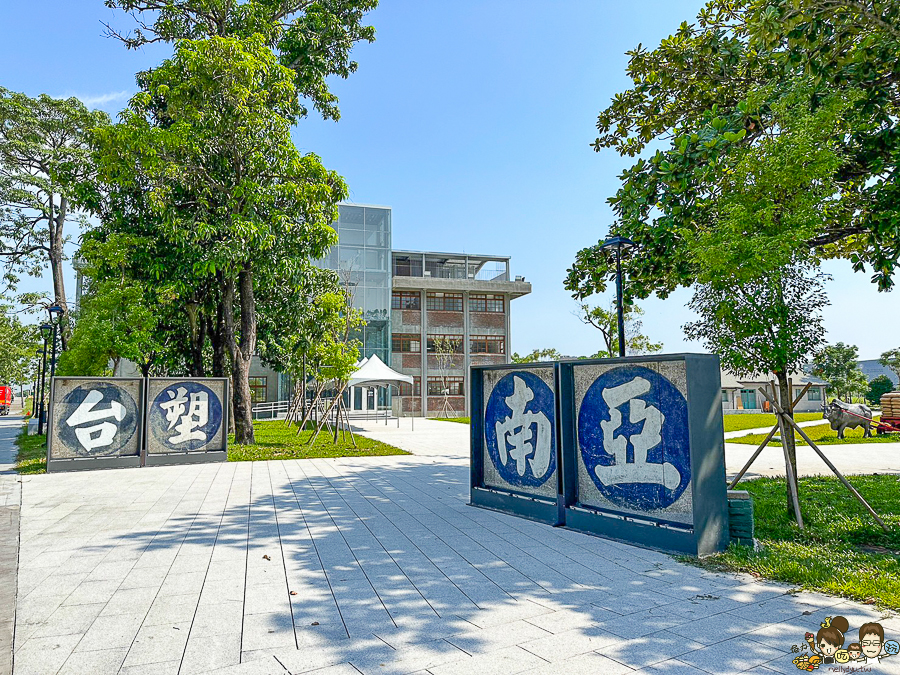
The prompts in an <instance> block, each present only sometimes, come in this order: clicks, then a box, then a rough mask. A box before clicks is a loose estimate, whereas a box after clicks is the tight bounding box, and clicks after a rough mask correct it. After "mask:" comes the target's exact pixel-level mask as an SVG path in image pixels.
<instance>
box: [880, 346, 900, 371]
mask: <svg viewBox="0 0 900 675" xmlns="http://www.w3.org/2000/svg"><path fill="white" fill-rule="evenodd" d="M878 363H880V364H881V365H883V366H884V367H885V368H890V369H891V370H893V371H894V372H895V373H897V377H898V378H900V347H898V348H896V349H889V350H887V351H886V352H882V354H881V357H880V358H879V359H878Z"/></svg>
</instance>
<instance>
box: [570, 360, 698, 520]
mask: <svg viewBox="0 0 900 675" xmlns="http://www.w3.org/2000/svg"><path fill="white" fill-rule="evenodd" d="M578 443H579V446H580V448H581V457H582V460H583V461H584V466H585V468H586V469H587V471H588V474H589V475H590V477H591V479H592V480H593V482H594V485H596V486H597V489H598V490H599V491H600V493H601V494H602V495H603V496H604V497H606V498H607V499H608V500H609V501H611V502H613V503H614V504H617V505H619V506H624V507H628V508H631V509H635V510H639V511H654V510H658V509H664V508H667V507H669V506H671V505H672V504H673V503H675V501H677V500H678V498H679V497H681V495H682V493H683V492H684V490H685V489H686V488H687V486H688V485H689V484H690V481H691V458H690V443H689V435H688V415H687V402H686V401H685V399H684V396H682V394H681V392H679V391H678V389H677V388H676V387H675V385H673V384H672V383H671V382H669V380H667V379H666V378H665V377H663V376H662V375H660V374H659V373H657V372H655V371H653V370H650V369H649V368H644V367H642V366H624V367H621V368H614V369H613V370H609V371H607V372H605V373H603V374H602V375H600V376H599V377H598V378H597V379H596V380H594V382H593V383H592V384H591V386H590V388H588V390H587V393H586V394H585V397H584V400H583V401H582V404H581V408H580V410H579V412H578Z"/></svg>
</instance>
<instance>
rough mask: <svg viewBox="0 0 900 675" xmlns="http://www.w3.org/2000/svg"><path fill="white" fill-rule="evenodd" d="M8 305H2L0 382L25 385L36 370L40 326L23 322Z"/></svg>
mask: <svg viewBox="0 0 900 675" xmlns="http://www.w3.org/2000/svg"><path fill="white" fill-rule="evenodd" d="M11 310H12V308H11V307H9V306H8V305H0V312H2V315H0V345H2V349H0V384H6V385H15V384H17V385H20V386H21V385H23V384H25V383H26V382H29V381H30V380H31V377H32V374H33V372H34V353H35V351H36V350H37V348H38V347H39V345H40V335H39V331H38V327H37V326H35V325H32V324H23V323H22V322H21V321H20V320H19V317H18V316H17V315H15V314H13V313H12V311H11Z"/></svg>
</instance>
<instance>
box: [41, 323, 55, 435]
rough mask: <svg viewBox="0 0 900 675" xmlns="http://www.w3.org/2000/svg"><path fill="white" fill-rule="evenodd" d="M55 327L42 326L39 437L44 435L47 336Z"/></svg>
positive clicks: (47, 324)
mask: <svg viewBox="0 0 900 675" xmlns="http://www.w3.org/2000/svg"><path fill="white" fill-rule="evenodd" d="M51 330H53V326H51V325H50V324H49V323H42V324H41V336H42V337H43V338H44V349H43V351H42V353H41V394H40V408H38V435H40V434H42V433H44V387H45V383H46V380H47V336H48V335H49V334H50V331H51Z"/></svg>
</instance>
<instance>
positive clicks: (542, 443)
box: [494, 376, 552, 478]
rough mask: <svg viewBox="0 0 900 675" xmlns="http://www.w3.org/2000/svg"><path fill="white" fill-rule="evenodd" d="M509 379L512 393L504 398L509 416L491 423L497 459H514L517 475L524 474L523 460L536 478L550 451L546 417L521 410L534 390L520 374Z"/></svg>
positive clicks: (550, 437)
mask: <svg viewBox="0 0 900 675" xmlns="http://www.w3.org/2000/svg"><path fill="white" fill-rule="evenodd" d="M513 382H514V389H513V393H512V396H508V397H506V398H505V399H504V400H505V401H506V405H507V406H508V407H509V409H510V411H511V412H512V415H511V416H509V417H507V418H506V419H505V420H503V421H502V422H496V423H495V424H494V428H495V430H496V432H497V446H498V449H499V450H500V461H502V462H503V464H504V465H505V464H506V463H507V461H508V457H507V454H508V456H509V457H510V458H512V459H514V460H515V462H516V471H517V472H518V474H519V475H520V476H524V475H525V468H526V460H527V461H528V463H530V465H531V472H532V474H534V476H535V477H536V478H540V477H542V476H543V475H544V474H545V473H546V472H547V468H548V467H549V466H550V458H551V452H552V447H551V439H552V428H551V425H550V420H549V419H547V416H546V415H545V414H544V413H542V412H537V413H535V412H530V411H529V412H525V406H526V405H527V404H528V402H529V401H531V400H532V399H533V398H534V392H533V391H531V389H529V388H528V385H527V384H525V381H524V380H522V378H520V377H515V376H514V377H513ZM532 424H534V425H535V427H536V431H537V438H535V432H534V431H533V430H532V428H531V425H532Z"/></svg>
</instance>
